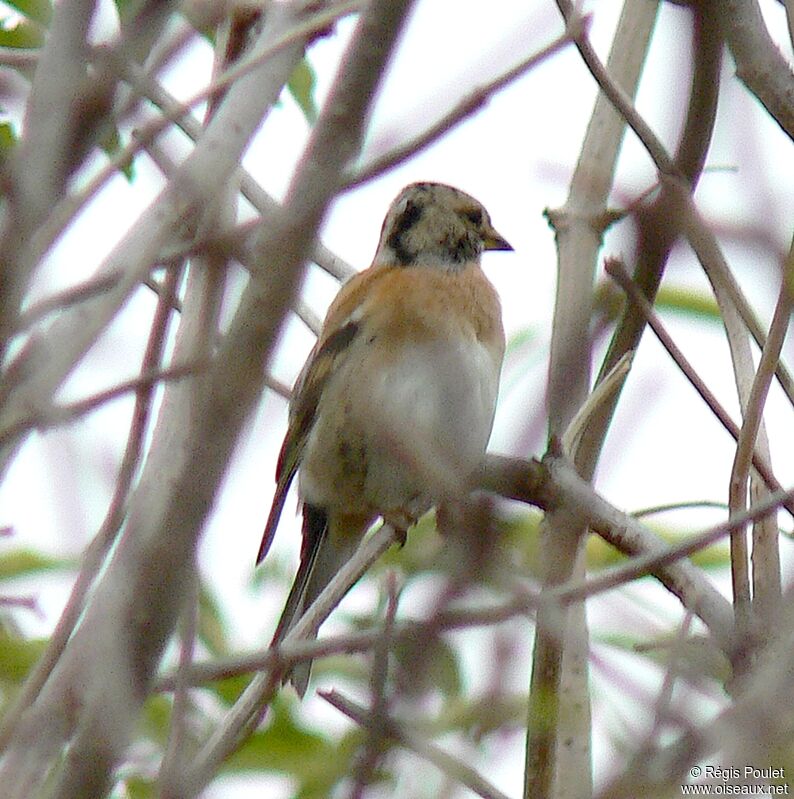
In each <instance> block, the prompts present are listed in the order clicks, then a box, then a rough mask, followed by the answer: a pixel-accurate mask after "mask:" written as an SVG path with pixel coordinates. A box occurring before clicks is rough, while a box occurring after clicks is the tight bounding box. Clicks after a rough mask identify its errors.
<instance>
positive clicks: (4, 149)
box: [0, 122, 19, 164]
mask: <svg viewBox="0 0 794 799" xmlns="http://www.w3.org/2000/svg"><path fill="white" fill-rule="evenodd" d="M18 141H19V138H18V137H17V133H16V131H15V130H14V126H13V125H12V124H11V123H10V122H0V164H1V163H2V162H3V161H5V159H6V158H8V156H9V155H10V154H11V151H12V150H13V149H14V147H16V144H17V142H18Z"/></svg>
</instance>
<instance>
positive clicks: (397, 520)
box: [257, 183, 513, 696]
mask: <svg viewBox="0 0 794 799" xmlns="http://www.w3.org/2000/svg"><path fill="white" fill-rule="evenodd" d="M512 249H513V248H512V247H511V246H510V244H508V242H507V241H506V240H505V239H504V238H502V236H500V235H499V234H498V233H497V232H496V230H495V229H494V227H493V226H492V224H491V220H490V218H489V216H488V213H487V212H486V210H485V209H484V208H483V207H482V205H481V204H480V203H479V202H477V200H475V199H474V198H473V197H470V196H469V195H468V194H466V193H464V192H462V191H460V190H459V189H455V188H452V187H451V186H446V185H443V184H440V183H414V184H412V185H410V186H407V187H406V188H405V189H403V190H402V192H400V194H399V196H398V197H397V198H396V199H395V200H394V202H393V203H392V205H391V207H390V208H389V211H388V213H387V214H386V219H385V220H384V223H383V228H382V230H381V235H380V241H379V243H378V248H377V251H376V253H375V259H374V261H373V263H372V266H370V267H369V269H367V270H365V271H364V272H361V273H360V274H358V275H356V276H354V277H353V278H352V279H351V280H350V281H349V282H347V283H346V284H345V285H344V286H343V287H342V289H341V290H340V292H339V294H338V295H337V297H336V299H335V300H334V302H333V303H332V304H331V307H330V309H329V311H328V314H327V316H326V318H325V322H324V323H323V328H322V331H321V333H320V336H319V338H318V340H317V343H316V345H315V347H314V349H313V350H312V352H311V354H310V355H309V358H308V360H307V362H306V364H305V366H304V367H303V370H302V372H301V373H300V376H299V377H298V380H297V382H296V384H295V389H294V391H293V395H292V400H291V401H290V407H289V426H288V429H287V434H286V436H285V438H284V443H283V445H282V447H281V453H280V455H279V459H278V465H277V467H276V493H275V497H274V499H273V506H272V508H271V511H270V516H269V518H268V520H267V524H266V526H265V531H264V535H263V537H262V544H261V546H260V548H259V555H258V557H257V564H259V563H260V562H261V561H262V559H263V558H264V557H265V555H266V554H267V551H268V549H269V548H270V544H271V542H272V540H273V535H274V533H275V531H276V526H277V525H278V521H279V517H280V515H281V511H282V509H283V507H284V501H285V499H286V496H287V492H288V490H289V487H290V484H291V482H292V480H293V478H294V477H295V474H296V472H298V471H299V472H300V474H299V494H300V498H301V502H302V511H303V545H302V548H301V559H300V566H299V568H298V573H297V575H296V577H295V582H294V584H293V586H292V589H291V591H290V594H289V597H288V599H287V603H286V606H285V608H284V611H283V613H282V616H281V619H280V621H279V624H278V626H277V628H276V632H275V635H274V637H273V643H274V644H275V643H277V642H279V641H280V640H281V639H282V638H283V637H284V636H285V635H286V633H287V632H288V631H289V629H290V628H291V627H292V625H293V624H294V623H295V622H296V621H297V620H298V619H299V618H300V616H301V615H302V614H303V612H304V610H305V609H306V608H308V607H309V605H310V604H311V603H312V602H313V601H314V600H315V599H316V597H317V596H318V595H319V594H320V592H321V591H322V589H323V588H324V587H325V586H326V585H327V584H328V582H329V581H330V580H331V578H332V577H333V576H334V575H335V574H336V572H337V571H338V570H339V569H340V568H341V566H342V565H343V564H344V563H345V562H346V561H347V559H348V558H349V557H350V556H351V555H352V554H353V552H354V550H355V549H356V547H357V546H358V544H359V542H360V541H361V539H362V538H363V536H364V534H365V533H366V531H367V529H368V528H369V527H370V526H371V524H372V523H373V522H374V521H375V520H376V519H377V518H378V517H381V518H383V519H384V520H385V521H387V522H389V523H390V524H393V525H394V526H395V527H396V528H397V530H399V531H400V532H401V533H402V534H403V535H405V531H406V530H407V529H408V527H409V526H410V525H411V524H413V523H414V522H416V520H417V519H418V518H419V517H420V516H422V515H423V514H424V513H425V512H426V511H427V510H429V509H430V507H431V506H432V505H434V504H438V503H440V502H442V501H444V500H445V499H451V497H450V492H453V493H454V491H455V490H460V491H464V490H467V489H468V488H469V484H470V479H471V477H472V475H473V474H474V472H475V470H476V468H477V467H478V466H479V464H480V462H481V460H482V458H483V456H484V454H485V448H486V445H487V443H488V439H489V437H490V435H491V427H492V425H493V418H494V410H495V406H496V395H497V389H498V383H499V374H500V371H501V367H502V359H503V356H504V349H505V337H504V330H503V327H502V314H501V306H500V304H499V298H498V296H497V294H496V291H495V290H494V288H493V286H492V285H491V284H490V282H489V281H488V279H487V278H486V277H485V275H484V274H483V272H482V270H481V269H480V256H481V254H482V252H483V251H484V250H512ZM310 668H311V663H310V662H307V663H305V664H299V665H298V666H296V667H294V668H293V670H292V673H291V674H290V675H289V676H288V679H289V680H290V681H291V682H292V683H293V685H294V686H295V688H296V690H297V691H298V693H299V694H300V696H303V694H304V693H305V691H306V686H307V684H308V679H309V670H310Z"/></svg>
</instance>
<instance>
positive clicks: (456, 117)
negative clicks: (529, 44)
mask: <svg viewBox="0 0 794 799" xmlns="http://www.w3.org/2000/svg"><path fill="white" fill-rule="evenodd" d="M588 22H589V17H587V16H583V17H582V16H579V15H578V14H574V15H573V16H572V17H571V19H569V20H568V22H567V25H566V29H565V31H564V32H563V33H562V34H561V35H560V36H558V37H557V38H556V39H555V40H554V41H553V42H551V43H550V44H548V45H546V47H544V48H543V49H542V50H540V51H538V52H537V53H533V54H532V55H531V56H529V57H528V58H526V59H524V60H523V61H521V62H520V63H518V64H516V66H514V67H512V68H511V69H509V70H508V71H507V72H505V73H504V74H503V75H500V76H499V77H498V78H495V79H494V80H492V81H490V82H489V83H486V84H485V85H483V86H479V87H477V88H475V89H474V90H472V91H470V92H469V93H468V94H467V95H466V97H464V98H463V99H462V100H461V101H460V102H458V103H457V105H455V107H454V108H452V109H451V110H450V111H448V112H447V113H446V114H444V116H443V117H441V119H439V120H437V121H436V122H434V123H433V124H432V125H430V126H429V127H428V128H427V129H426V130H424V131H422V133H420V134H419V135H418V136H415V137H414V138H413V139H411V140H410V141H406V142H404V143H403V144H401V145H400V146H398V147H396V148H395V149H393V150H391V151H389V152H387V153H384V154H383V155H381V156H380V157H378V158H375V159H374V160H372V161H370V162H369V163H367V164H364V165H362V166H361V167H359V168H358V169H356V170H354V171H352V172H350V173H349V174H348V175H347V177H346V178H345V188H347V189H352V188H355V187H356V186H360V185H362V184H363V183H366V182H367V181H370V180H372V179H373V178H375V177H377V176H378V175H381V174H383V173H384V172H387V171H388V170H390V169H393V168H394V167H395V166H397V165H398V164H401V163H402V162H403V161H406V160H407V159H409V158H411V157H412V156H414V155H416V154H417V153H420V152H422V150H424V149H425V148H426V147H429V146H430V145H431V144H433V142H435V141H437V140H438V139H440V138H441V137H442V136H444V135H445V134H446V133H448V132H449V131H450V130H452V128H454V127H455V126H456V125H459V124H460V123H461V122H464V121H465V120H466V119H468V118H469V117H470V116H473V115H474V114H476V113H477V112H478V111H480V110H482V108H483V106H485V105H486V103H488V101H489V100H490V99H491V97H492V96H493V95H494V94H496V93H497V92H499V91H501V90H502V89H504V88H505V87H506V86H509V85H510V84H511V83H512V82H513V81H515V80H517V79H518V78H520V77H521V76H522V75H524V74H526V73H527V72H529V71H530V70H531V69H534V68H535V67H536V66H538V65H539V64H542V63H543V62H544V61H546V60H547V59H549V58H551V57H552V56H553V55H556V54H557V53H558V52H560V51H561V50H563V49H564V48H565V47H567V46H568V45H569V44H570V43H571V42H572V41H573V40H574V39H576V38H577V37H578V36H579V35H580V33H581V31H583V30H585V29H586V28H587V25H588Z"/></svg>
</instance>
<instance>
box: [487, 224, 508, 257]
mask: <svg viewBox="0 0 794 799" xmlns="http://www.w3.org/2000/svg"><path fill="white" fill-rule="evenodd" d="M482 240H483V244H484V245H485V249H486V250H508V251H510V252H512V251H513V245H512V244H510V242H509V241H508V240H507V239H505V238H503V237H502V236H500V235H499V234H498V233H497V232H496V230H494V228H491V229H490V230H486V231H485V235H484V236H483V237H482Z"/></svg>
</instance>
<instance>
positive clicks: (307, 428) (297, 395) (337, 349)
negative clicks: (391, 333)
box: [256, 322, 359, 565]
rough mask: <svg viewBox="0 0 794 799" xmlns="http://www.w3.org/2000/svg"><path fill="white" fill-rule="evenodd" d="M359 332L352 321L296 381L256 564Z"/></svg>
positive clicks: (323, 345) (327, 341)
mask: <svg viewBox="0 0 794 799" xmlns="http://www.w3.org/2000/svg"><path fill="white" fill-rule="evenodd" d="M358 331H359V325H358V323H357V322H348V323H347V324H345V325H343V326H342V327H340V328H339V329H338V330H336V331H335V332H334V333H332V334H331V335H330V336H328V337H327V338H326V339H325V340H324V341H322V342H321V343H320V344H319V346H318V347H317V349H316V350H315V352H314V353H313V354H312V355H311V356H310V357H309V360H308V361H307V362H306V366H304V368H303V371H302V372H301V374H300V376H299V377H298V380H297V381H296V383H295V389H294V391H293V395H292V400H291V402H290V413H289V429H288V430H287V435H286V436H285V437H284V443H283V444H282V445H281V452H280V454H279V456H278V464H277V466H276V493H275V496H274V497H273V505H272V506H271V508H270V515H269V516H268V519H267V523H266V524H265V530H264V533H263V534H262V543H261V544H260V545H259V553H258V554H257V556H256V563H257V565H259V564H260V563H261V562H262V561H263V560H264V558H265V555H267V553H268V550H269V549H270V545H271V544H272V543H273V537H274V536H275V534H276V528H277V527H278V522H279V519H280V518H281V511H282V510H283V509H284V502H285V501H286V499H287V494H288V492H289V487H290V485H291V483H292V480H293V479H294V477H295V473H296V472H297V471H298V467H299V466H300V462H301V460H302V458H303V450H304V448H305V447H306V441H307V440H308V438H309V433H310V432H311V428H312V424H313V423H314V417H315V414H316V412H317V405H318V404H319V402H320V397H321V396H322V393H323V390H324V389H325V386H326V384H327V383H328V380H329V378H330V377H331V375H332V374H333V373H334V370H335V366H336V363H337V360H338V359H339V357H340V356H341V355H342V354H343V353H344V352H345V351H346V350H347V348H348V347H349V346H350V343H351V342H352V341H353V340H354V339H355V337H356V334H357V333H358Z"/></svg>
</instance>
